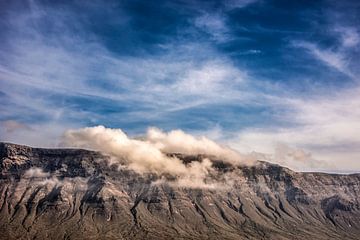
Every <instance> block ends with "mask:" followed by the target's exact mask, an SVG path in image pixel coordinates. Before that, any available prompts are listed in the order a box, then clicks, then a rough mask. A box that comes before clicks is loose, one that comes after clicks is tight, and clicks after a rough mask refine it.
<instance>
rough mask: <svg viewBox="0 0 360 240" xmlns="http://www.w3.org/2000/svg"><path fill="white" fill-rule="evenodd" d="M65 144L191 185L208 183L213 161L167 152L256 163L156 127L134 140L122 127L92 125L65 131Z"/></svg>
mask: <svg viewBox="0 0 360 240" xmlns="http://www.w3.org/2000/svg"><path fill="white" fill-rule="evenodd" d="M62 146H67V147H69V146H70V147H81V148H89V149H93V150H98V151H101V152H103V153H106V154H109V155H110V156H113V157H114V159H116V160H117V161H118V163H119V164H124V165H125V166H127V167H129V168H130V169H132V170H134V171H136V172H138V173H156V174H159V175H163V174H171V175H173V176H175V177H177V178H176V181H177V183H178V184H179V185H180V186H184V185H185V183H187V182H188V181H189V180H191V181H192V183H193V184H192V185H190V186H189V187H194V186H205V185H206V182H205V178H206V176H207V174H208V173H209V172H211V171H212V168H211V165H212V164H211V162H210V161H209V160H207V159H206V158H204V159H202V160H201V161H194V162H191V163H190V164H187V165H186V164H184V163H183V162H182V161H181V160H179V159H178V158H176V157H169V156H167V155H166V153H183V154H208V155H211V156H215V157H217V158H220V159H223V160H224V161H229V162H231V163H233V164H245V163H247V164H250V163H252V162H251V161H250V159H249V158H245V157H244V156H242V155H240V154H239V153H237V152H235V151H234V150H231V149H229V148H227V147H224V146H220V145H218V144H216V143H215V142H213V141H211V140H209V139H206V138H205V137H201V138H196V137H193V136H191V135H188V134H186V133H184V132H182V131H180V130H176V131H171V132H168V133H165V132H162V131H160V130H159V129H154V128H152V129H149V131H148V133H147V135H146V137H145V138H143V139H132V138H129V137H128V136H127V135H126V134H125V133H124V132H123V131H122V130H121V129H109V128H105V127H103V126H97V127H88V128H82V129H78V130H69V131H67V132H65V134H64V138H63V143H62Z"/></svg>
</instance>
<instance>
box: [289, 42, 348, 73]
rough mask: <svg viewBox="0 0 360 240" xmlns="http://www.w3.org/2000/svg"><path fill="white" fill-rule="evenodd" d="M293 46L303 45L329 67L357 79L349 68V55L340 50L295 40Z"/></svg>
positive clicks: (302, 46)
mask: <svg viewBox="0 0 360 240" xmlns="http://www.w3.org/2000/svg"><path fill="white" fill-rule="evenodd" d="M293 46H295V47H301V48H304V49H306V50H307V51H309V53H311V54H312V55H313V56H314V57H316V58H317V59H318V60H320V61H321V62H323V63H325V64H327V65H328V66H329V67H332V68H334V69H336V70H337V71H339V72H341V73H343V74H345V75H347V76H348V77H350V78H352V79H355V75H354V74H353V73H352V72H351V70H350V69H349V61H348V59H347V56H346V55H344V54H343V53H342V52H340V51H333V50H330V49H322V48H319V47H318V46H317V45H315V44H313V43H309V42H293Z"/></svg>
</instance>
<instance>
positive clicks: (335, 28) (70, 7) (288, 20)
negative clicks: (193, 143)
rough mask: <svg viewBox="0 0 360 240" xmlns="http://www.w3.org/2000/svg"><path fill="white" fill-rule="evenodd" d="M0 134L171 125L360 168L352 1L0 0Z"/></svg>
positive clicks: (52, 139)
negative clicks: (99, 126) (101, 126)
mask: <svg viewBox="0 0 360 240" xmlns="http://www.w3.org/2000/svg"><path fill="white" fill-rule="evenodd" d="M0 40H1V44H0V103H1V104H0V141H7V142H14V143H19V144H27V145H30V146H41V147H54V146H58V144H59V142H60V139H61V136H63V134H64V132H65V131H67V130H68V129H81V128H84V127H94V126H98V125H103V126H105V127H107V128H114V129H122V130H123V131H124V132H125V133H126V134H128V135H129V136H134V137H136V136H141V135H143V134H144V132H146V131H147V129H148V128H149V127H156V128H159V129H162V130H163V131H165V132H168V131H171V130H174V129H181V130H182V131H184V132H186V133H188V134H192V135H194V136H205V137H207V138H209V139H212V140H214V141H216V142H218V143H221V144H223V145H226V146H229V147H231V148H233V149H235V150H237V151H239V152H242V153H251V154H254V155H255V156H256V157H257V158H259V159H264V160H271V161H274V162H277V163H280V164H282V165H285V166H289V167H291V168H293V169H297V170H304V171H315V170H319V171H329V172H355V171H360V81H359V80H360V78H359V76H360V61H359V60H360V59H359V53H360V2H359V1H355V0H354V1H300V0H299V1H266V0H228V1H196V0H191V1H187V0H178V1H175V0H172V1H171V0H170V1H169V0H168V1H145V0H142V1H140V0H131V1H125V0H124V1H112V0H109V1H96V0H94V1H81V0H79V1H36V0H32V1H26V0H24V1H18V0H14V1H1V0H0Z"/></svg>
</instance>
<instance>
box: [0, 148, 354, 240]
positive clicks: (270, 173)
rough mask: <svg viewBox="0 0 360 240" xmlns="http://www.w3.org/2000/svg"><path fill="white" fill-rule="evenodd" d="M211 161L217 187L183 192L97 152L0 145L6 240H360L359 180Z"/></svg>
mask: <svg viewBox="0 0 360 240" xmlns="http://www.w3.org/2000/svg"><path fill="white" fill-rule="evenodd" d="M170 155H171V156H175V157H177V158H178V159H181V160H182V161H183V162H184V163H185V164H191V163H192V162H194V161H201V159H203V158H204V157H206V156H189V155H183V154H178V153H174V154H170ZM207 157H208V158H210V160H211V163H212V166H213V168H214V169H215V171H214V172H211V173H209V176H207V179H206V181H208V182H209V183H211V184H208V185H204V186H203V187H186V186H184V185H179V184H177V183H176V182H175V181H173V178H174V176H167V175H162V176H159V175H157V174H153V173H147V174H139V173H136V172H134V171H133V170H130V169H129V168H126V166H122V165H119V164H118V163H117V162H116V161H115V162H114V161H113V159H112V158H111V157H110V156H106V155H104V154H102V153H100V152H94V151H87V150H81V149H39V148H30V147H26V146H20V145H14V144H7V143H0V216H1V217H0V233H1V234H0V238H1V239H105V238H106V239H219V238H221V239H304V238H313V239H358V236H359V235H360V203H359V201H360V197H359V194H360V174H352V175H336V174H325V173H298V172H293V171H291V170H289V169H287V168H283V167H281V166H278V165H273V164H269V163H266V162H259V163H257V164H255V165H253V166H234V165H231V164H228V163H226V162H223V161H221V159H212V158H211V157H209V156H207ZM194 181H195V180H194Z"/></svg>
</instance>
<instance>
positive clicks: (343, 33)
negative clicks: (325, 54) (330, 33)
mask: <svg viewBox="0 0 360 240" xmlns="http://www.w3.org/2000/svg"><path fill="white" fill-rule="evenodd" d="M334 31H335V33H337V34H339V35H340V39H341V44H342V46H344V47H347V48H352V47H356V46H357V45H358V44H359V42H360V35H359V31H358V30H357V29H356V28H354V27H344V26H338V27H336V28H335V30H334Z"/></svg>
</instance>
